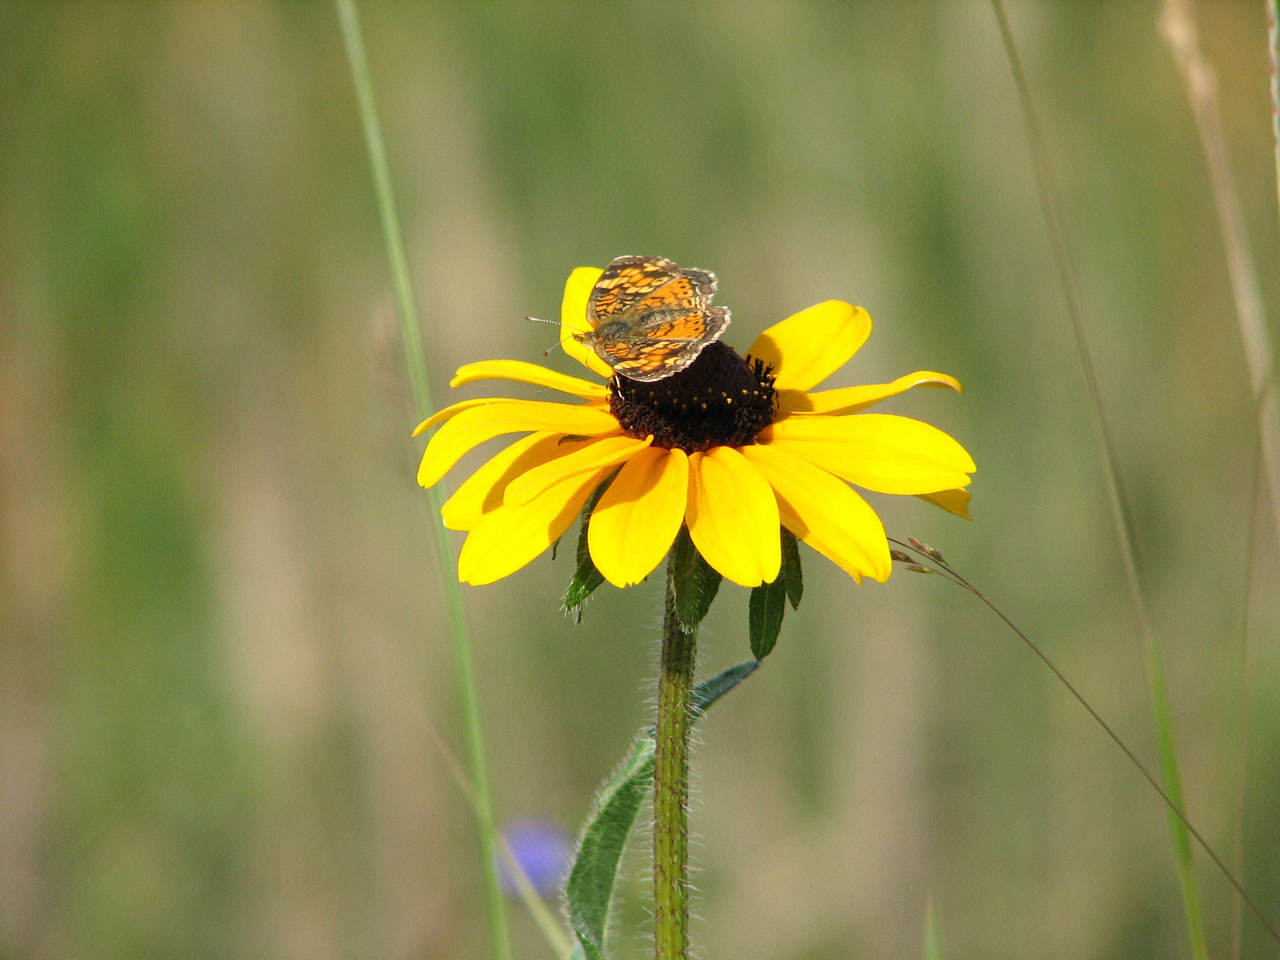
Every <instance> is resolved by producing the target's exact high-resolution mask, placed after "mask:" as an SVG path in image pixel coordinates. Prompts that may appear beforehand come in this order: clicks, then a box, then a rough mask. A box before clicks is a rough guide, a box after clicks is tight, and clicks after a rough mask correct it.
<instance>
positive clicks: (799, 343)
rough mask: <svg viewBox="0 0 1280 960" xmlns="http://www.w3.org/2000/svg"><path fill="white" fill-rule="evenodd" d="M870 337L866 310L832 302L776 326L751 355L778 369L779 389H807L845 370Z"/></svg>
mask: <svg viewBox="0 0 1280 960" xmlns="http://www.w3.org/2000/svg"><path fill="white" fill-rule="evenodd" d="M870 335H871V317H870V316H868V314H867V311H865V310H863V309H862V308H861V307H855V306H854V305H853V304H851V303H845V302H844V301H843V300H827V301H824V302H823V303H819V304H815V305H814V306H812V307H809V309H807V310H801V311H800V312H799V313H796V314H792V315H791V316H789V317H787V319H785V320H783V321H782V322H781V323H775V324H774V325H773V326H772V327H770V328H769V329H768V330H766V331H765V332H764V333H762V334H760V336H759V337H757V338H756V342H755V343H753V344H752V345H751V349H750V350H749V351H747V352H748V353H750V354H751V356H753V357H758V358H759V359H761V360H763V361H764V362H765V363H768V364H771V365H772V366H773V373H774V376H775V377H776V380H775V381H774V386H775V387H776V388H777V389H778V390H808V389H810V388H811V387H815V386H817V385H818V384H820V383H821V382H822V381H823V380H825V379H827V377H829V376H831V374H833V373H834V372H835V371H836V370H839V369H840V368H841V367H842V366H844V365H845V363H847V362H848V360H849V358H850V357H852V356H853V355H854V354H855V353H857V352H858V348H859V347H861V346H862V345H863V344H864V343H866V342H867V337H868V336H870Z"/></svg>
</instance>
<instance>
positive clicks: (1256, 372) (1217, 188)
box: [1160, 0, 1280, 537]
mask: <svg viewBox="0 0 1280 960" xmlns="http://www.w3.org/2000/svg"><path fill="white" fill-rule="evenodd" d="M1160 32H1161V34H1163V35H1164V39H1165V42H1166V43H1167V44H1168V45H1169V49H1170V51H1171V52H1172V53H1173V60H1174V63H1175V64H1176V65H1177V67H1178V73H1179V75H1180V76H1181V77H1182V82H1183V86H1184V87H1185V88H1186V93H1187V102H1188V104H1189V105H1190V107H1191V115H1192V116H1193V117H1194V118H1195V122H1196V131H1197V132H1198V133H1199V135H1200V146H1201V149H1203V150H1204V159H1205V164H1206V166H1207V167H1208V171H1209V184H1210V187H1211V188H1212V190H1213V206H1214V210H1215V211H1216V212H1217V215H1218V230H1219V232H1220V233H1221V235H1222V248H1223V251H1224V252H1225V254H1226V258H1227V274H1228V276H1229V277H1230V280H1231V295H1232V297H1233V299H1234V300H1235V305H1236V323H1237V326H1238V327H1239V330H1240V342H1241V343H1242V344H1243V345H1244V356H1245V361H1246V363H1247V364H1248V367H1249V386H1250V388H1251V389H1252V391H1253V401H1254V403H1255V404H1256V406H1257V416H1258V436H1259V439H1260V442H1261V445H1262V462H1263V465H1264V467H1265V469H1266V476H1267V488H1268V490H1269V491H1270V494H1271V511H1272V520H1273V522H1274V524H1275V529H1276V535H1277V536H1278V537H1280V391H1278V390H1277V385H1276V377H1275V364H1274V360H1273V358H1274V353H1273V352H1272V347H1271V340H1270V337H1269V336H1268V334H1267V321H1266V318H1265V315H1264V311H1263V307H1262V292H1261V288H1260V286H1259V284H1258V272H1257V270H1256V268H1255V267H1254V263H1253V256H1252V254H1251V253H1250V252H1249V239H1248V233H1247V231H1246V229H1245V224H1244V214H1243V213H1242V212H1241V209H1240V197H1239V193H1238V192H1237V190H1236V185H1235V177H1234V176H1233V175H1232V173H1231V161H1230V158H1229V156H1228V154H1227V141H1226V137H1225V136H1224V135H1223V133H1222V118H1221V115H1220V113H1219V111H1218V82H1217V78H1216V76H1215V75H1214V72H1213V69H1212V68H1211V67H1210V66H1209V64H1208V62H1207V61H1206V60H1205V58H1204V55H1203V53H1202V52H1201V49H1200V34H1199V31H1198V30H1197V28H1196V22H1195V18H1194V17H1193V16H1192V15H1191V3H1190V0H1164V5H1163V7H1162V8H1161V12H1160ZM1271 36H1272V44H1273V46H1272V48H1271V49H1272V51H1273V53H1272V56H1273V57H1274V56H1275V54H1274V50H1275V47H1274V43H1275V39H1274V38H1275V31H1274V28H1273V29H1272V34H1271ZM1271 69H1272V73H1271V94H1272V105H1273V109H1274V105H1275V103H1276V100H1275V97H1276V76H1275V60H1274V59H1273V60H1272V68H1271ZM1274 123H1275V120H1274V112H1273V129H1274ZM1277 158H1278V159H1277V163H1278V164H1280V154H1277ZM1277 171H1278V174H1280V166H1278V167H1277ZM1277 183H1278V186H1277V190H1278V191H1280V181H1277ZM1278 202H1280V201H1278Z"/></svg>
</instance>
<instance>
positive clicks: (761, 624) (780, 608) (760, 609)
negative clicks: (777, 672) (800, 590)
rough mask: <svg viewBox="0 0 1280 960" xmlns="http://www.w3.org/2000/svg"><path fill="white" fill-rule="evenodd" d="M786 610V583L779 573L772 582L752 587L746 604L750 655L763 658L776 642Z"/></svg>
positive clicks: (758, 658)
mask: <svg viewBox="0 0 1280 960" xmlns="http://www.w3.org/2000/svg"><path fill="white" fill-rule="evenodd" d="M786 612H787V584H786V580H785V579H783V576H782V574H781V573H779V574H778V577H777V579H776V580H774V581H773V582H772V583H762V584H760V586H758V587H752V589H751V600H750V602H749V603H748V604H747V627H748V630H749V631H750V635H751V655H752V656H753V657H755V658H756V659H757V660H763V659H764V658H765V657H767V656H768V655H769V652H770V651H771V650H772V649H773V645H774V644H775V643H777V642H778V633H779V631H780V630H782V615H783V614H784V613H786Z"/></svg>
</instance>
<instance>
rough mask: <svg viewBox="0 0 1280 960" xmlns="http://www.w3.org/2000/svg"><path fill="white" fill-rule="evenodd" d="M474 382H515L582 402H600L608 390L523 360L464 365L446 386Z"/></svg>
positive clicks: (486, 361) (483, 361)
mask: <svg viewBox="0 0 1280 960" xmlns="http://www.w3.org/2000/svg"><path fill="white" fill-rule="evenodd" d="M477 380H518V381H520V382H521V383H531V384H533V385H534V386H535V387H550V388H551V389H552V390H559V391H561V392H562V393H571V394H573V395H574V396H575V397H582V398H583V399H584V400H602V399H604V398H606V397H608V396H609V388H608V387H607V386H606V385H605V384H603V383H593V382H592V381H590V380H583V379H581V378H580V377H570V376H568V375H567V374H563V373H557V372H556V371H555V370H548V369H547V368H546V367H542V366H539V365H538V364H536V363H525V362H524V361H523V360H481V361H479V362H477V363H468V364H465V365H463V366H461V367H459V368H458V372H457V374H455V375H454V378H453V379H452V380H450V381H449V386H451V387H461V386H463V385H464V384H468V383H475V382H476V381H477Z"/></svg>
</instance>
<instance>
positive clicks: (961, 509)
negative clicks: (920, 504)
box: [918, 490, 971, 520]
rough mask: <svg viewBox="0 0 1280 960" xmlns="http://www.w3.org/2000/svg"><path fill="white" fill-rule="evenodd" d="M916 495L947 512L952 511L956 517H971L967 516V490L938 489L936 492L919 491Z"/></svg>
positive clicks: (966, 518) (967, 518)
mask: <svg viewBox="0 0 1280 960" xmlns="http://www.w3.org/2000/svg"><path fill="white" fill-rule="evenodd" d="M918 496H919V497H920V499H921V500H925V501H927V502H929V503H932V504H933V505H934V506H935V507H941V508H942V509H943V510H946V511H947V512H948V513H954V514H955V515H956V516H957V517H962V518H964V519H965V520H969V519H971V518H970V516H969V491H968V490H939V491H938V492H937V493H921V494H918Z"/></svg>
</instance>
